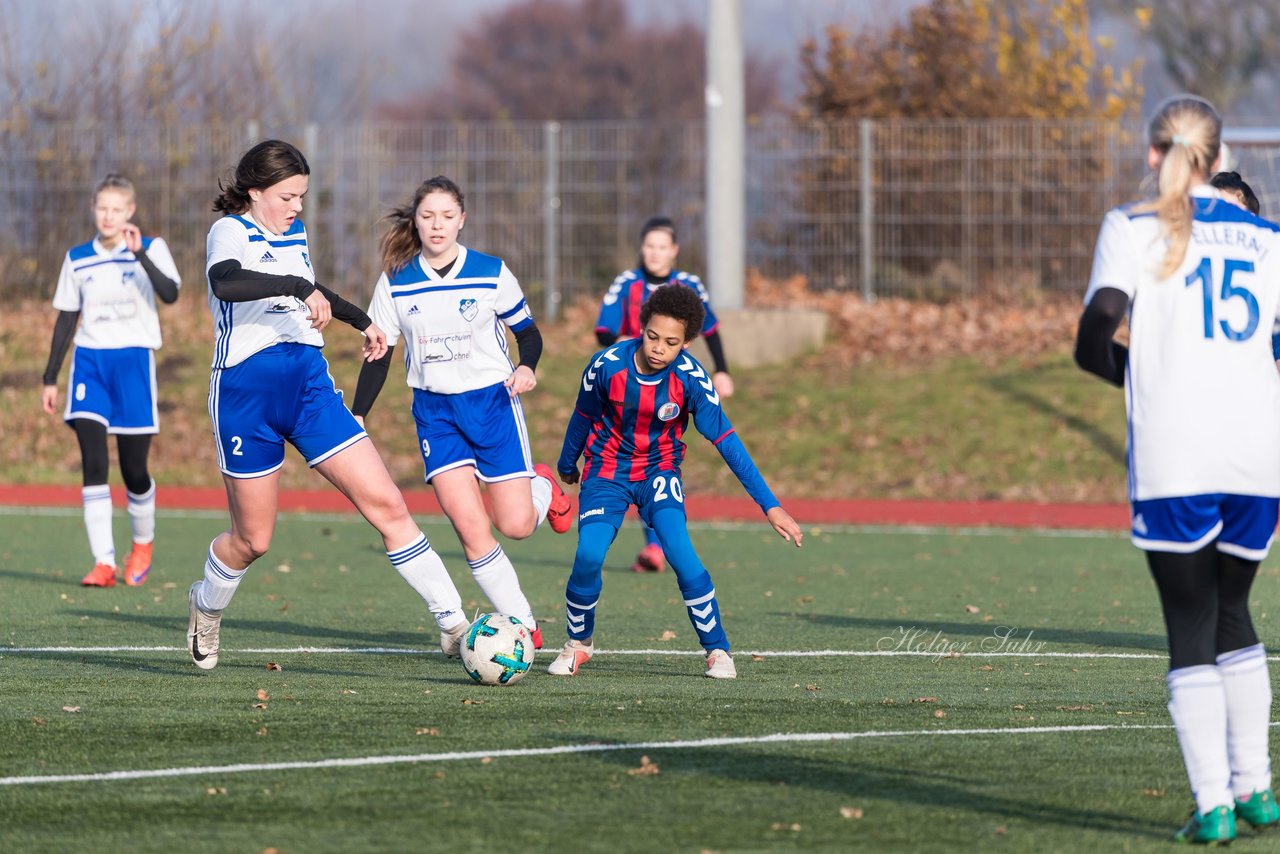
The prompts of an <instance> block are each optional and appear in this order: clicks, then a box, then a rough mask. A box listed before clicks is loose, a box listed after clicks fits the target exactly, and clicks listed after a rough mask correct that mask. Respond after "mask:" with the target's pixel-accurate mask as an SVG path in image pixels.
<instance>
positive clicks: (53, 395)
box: [40, 385, 58, 415]
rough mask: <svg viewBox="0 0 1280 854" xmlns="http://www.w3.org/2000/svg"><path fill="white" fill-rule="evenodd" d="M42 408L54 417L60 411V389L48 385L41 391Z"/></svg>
mask: <svg viewBox="0 0 1280 854" xmlns="http://www.w3.org/2000/svg"><path fill="white" fill-rule="evenodd" d="M40 408H41V409H43V410H44V411H45V412H47V413H49V414H50V415H53V414H54V413H56V412H57V411H58V387H57V386H56V385H47V386H44V387H43V388H41V389H40Z"/></svg>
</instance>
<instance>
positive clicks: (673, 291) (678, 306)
mask: <svg viewBox="0 0 1280 854" xmlns="http://www.w3.org/2000/svg"><path fill="white" fill-rule="evenodd" d="M655 314H658V315H661V316H663V317H672V318H675V319H676V320H679V321H680V322H681V323H683V324H684V341H685V343H686V344H688V343H689V342H690V341H692V340H693V339H694V338H697V337H698V334H699V333H700V332H702V322H703V320H705V319H706V316H707V311H706V309H705V308H703V307H702V297H700V296H698V293H697V292H696V291H695V290H694V289H693V288H686V287H685V286H684V285H663V286H662V287H660V288H658V289H657V290H656V291H654V292H653V293H652V294H651V295H650V296H649V298H648V299H647V300H645V302H644V305H642V306H640V325H641V326H648V325H649V318H651V317H653V316H654V315H655Z"/></svg>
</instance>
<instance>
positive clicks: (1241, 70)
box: [1094, 0, 1280, 110]
mask: <svg viewBox="0 0 1280 854" xmlns="http://www.w3.org/2000/svg"><path fill="white" fill-rule="evenodd" d="M1094 2H1096V3H1097V4H1098V6H1099V7H1100V8H1101V9H1103V10H1105V11H1106V12H1107V13H1109V14H1112V15H1114V16H1116V17H1117V18H1119V19H1120V20H1123V21H1125V22H1128V23H1130V24H1131V25H1133V26H1135V27H1136V28H1137V29H1138V31H1139V32H1141V33H1143V34H1144V36H1145V37H1146V38H1147V39H1148V40H1149V41H1150V42H1151V44H1152V45H1153V46H1154V47H1155V48H1156V49H1157V50H1158V51H1159V53H1160V67H1161V68H1162V69H1163V70H1164V72H1165V74H1166V75H1167V76H1168V77H1169V80H1170V82H1172V83H1173V85H1174V86H1175V87H1176V88H1178V89H1180V90H1182V91H1184V92H1194V93H1196V94H1197V95H1201V96H1203V97H1205V98H1208V99H1209V100H1210V101H1212V102H1213V103H1214V105H1215V106H1217V107H1218V109H1220V110H1225V109H1228V108H1230V107H1231V106H1233V105H1235V104H1237V103H1239V102H1240V101H1241V100H1243V99H1244V98H1246V97H1248V95H1249V94H1250V92H1251V91H1252V89H1253V87H1254V84H1255V83H1256V82H1257V80H1258V78H1259V77H1262V76H1264V75H1266V74H1267V73H1270V72H1274V71H1276V70H1277V69H1280V3H1278V2H1276V0H1160V2H1158V3H1155V2H1152V3H1143V4H1140V5H1137V6H1136V7H1135V5H1134V3H1133V2H1131V0H1130V2H1126V0H1094Z"/></svg>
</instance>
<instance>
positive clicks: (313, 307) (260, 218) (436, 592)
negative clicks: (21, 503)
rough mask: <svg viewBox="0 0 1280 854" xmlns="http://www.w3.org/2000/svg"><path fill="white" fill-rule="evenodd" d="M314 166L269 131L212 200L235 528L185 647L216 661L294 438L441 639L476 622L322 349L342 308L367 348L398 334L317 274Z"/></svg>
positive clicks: (225, 459) (219, 383)
mask: <svg viewBox="0 0 1280 854" xmlns="http://www.w3.org/2000/svg"><path fill="white" fill-rule="evenodd" d="M310 174H311V168H310V166H308V164H307V161H306V158H304V157H303V156H302V152H300V151H298V149H296V148H294V147H293V146H292V145H290V144H289V143H287V142H281V141H279V140H267V141H265V142H261V143H259V144H257V145H255V146H254V147H253V148H251V149H249V151H248V152H246V153H245V154H244V156H243V157H242V158H241V159H240V163H239V165H237V166H236V169H235V172H234V174H233V176H232V178H231V179H230V181H229V182H227V184H226V185H225V186H224V185H223V184H222V183H221V182H220V183H219V188H220V190H221V193H220V194H219V196H218V197H217V198H216V199H215V200H214V203H213V209H214V210H215V211H219V212H221V213H223V214H225V216H223V217H222V218H221V219H219V220H218V221H217V222H215V223H214V224H213V227H212V228H210V229H209V241H208V255H207V267H206V270H207V273H208V278H209V308H210V310H211V311H212V312H213V318H214V356H213V371H212V374H211V376H210V378H209V417H210V419H212V421H213V433H214V441H215V443H216V444H217V449H218V465H219V467H220V468H221V469H222V480H223V483H224V484H225V485H226V489H227V510H228V512H229V513H230V515H231V529H230V530H228V531H224V532H223V533H221V534H219V535H218V536H217V537H215V538H214V540H213V542H212V543H211V544H210V545H209V555H208V559H207V560H206V562H205V567H204V578H203V580H201V581H197V582H196V583H195V584H193V585H191V590H190V593H189V599H190V622H189V624H188V627H187V648H188V651H189V652H190V654H191V658H192V660H193V661H195V663H196V666H198V667H200V668H202V669H205V670H209V669H212V668H213V667H214V666H216V665H217V663H218V651H219V634H220V626H221V621H222V613H223V610H224V609H225V608H226V607H227V605H229V604H230V603H231V598H232V597H233V596H234V595H235V592H236V588H237V587H238V586H239V584H240V582H241V580H243V578H244V574H245V571H246V570H247V569H248V568H249V565H250V564H251V563H253V562H254V561H255V560H257V559H258V558H260V557H262V555H264V554H266V552H267V548H268V547H269V546H270V545H271V535H272V533H273V532H274V531H275V523H276V508H277V498H278V495H279V490H280V467H281V466H282V465H283V464H284V443H285V442H286V441H288V442H289V443H290V444H291V445H293V446H294V447H295V448H297V449H298V451H299V453H301V454H302V456H303V458H304V459H306V461H307V464H308V465H310V466H311V467H312V468H314V469H315V470H316V471H317V472H319V473H320V474H321V475H323V476H324V478H325V479H326V480H328V481H329V482H330V483H332V484H333V485H334V486H336V487H337V488H338V490H339V491H340V492H342V494H343V495H345V496H347V498H348V499H350V501H351V503H352V504H354V505H355V507H356V509H357V510H359V511H360V513H361V515H363V516H364V518H365V519H367V520H368V521H369V523H370V524H371V525H373V527H374V528H376V529H377V530H378V533H379V534H381V535H382V541H383V545H384V546H385V548H386V550H387V558H388V559H389V560H390V561H391V565H392V566H393V567H395V569H396V570H397V571H398V572H399V573H400V576H401V577H402V578H404V580H405V581H406V582H408V584H409V586H411V587H412V588H413V589H414V590H415V591H416V592H417V593H418V595H420V596H421V597H422V598H423V599H424V600H425V601H426V603H427V606H428V607H429V608H430V610H431V613H432V614H433V615H434V617H435V619H436V624H437V626H439V628H440V630H441V648H442V649H446V651H447V640H446V638H447V637H448V636H449V632H451V631H454V630H455V629H456V627H457V626H458V625H466V617H465V616H464V615H463V613H462V600H461V598H460V597H459V595H458V591H457V588H455V587H454V586H453V581H452V579H450V577H449V573H448V571H446V570H445V567H444V563H443V562H441V560H440V557H439V556H438V555H437V554H436V553H435V551H434V550H432V548H431V545H430V543H428V542H427V538H426V536H425V535H424V534H423V533H422V531H421V530H420V529H419V528H418V525H417V523H415V522H414V521H413V518H412V517H411V516H410V515H409V510H408V508H407V507H406V506H405V503H404V496H402V495H401V494H400V490H399V489H397V488H396V485H395V483H394V482H393V481H392V480H391V476H390V475H389V474H387V469H386V467H385V466H384V465H383V463H382V458H381V457H379V456H378V452H377V449H375V448H374V446H373V443H372V442H371V441H367V438H368V437H367V436H366V435H365V432H364V430H363V428H361V426H360V425H359V424H358V423H356V419H355V418H354V416H352V414H351V412H350V411H348V409H347V407H346V406H345V405H343V402H342V393H341V392H340V391H338V390H337V389H336V388H335V387H334V384H333V378H332V377H331V376H330V375H329V365H328V363H327V362H326V361H325V358H324V356H323V355H322V354H321V352H320V348H321V347H323V346H324V338H323V337H321V334H320V333H321V330H323V329H324V328H325V326H327V325H328V323H329V321H330V320H331V319H333V318H337V319H338V320H341V321H343V322H344V323H348V324H350V325H351V326H353V327H355V328H356V329H357V330H359V331H360V332H361V333H363V335H364V357H365V358H366V359H376V358H378V357H380V356H382V355H383V353H385V352H386V349H387V337H386V334H385V333H383V331H382V330H381V329H379V328H378V327H377V325H375V324H373V323H372V322H371V321H370V320H369V317H368V315H366V314H365V313H364V312H363V311H361V310H360V309H359V308H357V307H356V306H354V305H352V304H351V303H349V302H347V301H346V300H344V299H342V298H341V297H339V296H338V295H337V294H335V293H334V292H333V291H331V290H329V289H328V288H326V287H324V286H323V285H320V284H317V283H316V280H315V273H314V271H313V270H312V268H311V252H310V248H309V244H308V239H307V230H306V228H305V227H304V226H303V224H302V220H301V219H299V218H298V214H299V213H301V211H302V200H303V198H304V197H305V196H306V194H307V187H308V180H309V179H308V175H310Z"/></svg>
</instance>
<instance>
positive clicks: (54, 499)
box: [0, 485, 1129, 531]
mask: <svg viewBox="0 0 1280 854" xmlns="http://www.w3.org/2000/svg"><path fill="white" fill-rule="evenodd" d="M112 496H113V498H114V500H115V503H116V506H118V507H123V506H124V500H125V499H124V490H123V489H121V488H120V487H116V488H114V489H113V490H112ZM404 497H405V501H406V502H408V504H409V510H410V511H411V512H413V513H417V514H428V515H439V514H440V505H439V503H438V502H437V501H436V499H435V494H434V493H432V492H430V491H425V492H406V493H405V495H404ZM156 500H157V503H158V504H159V506H160V507H161V508H180V509H184V510H222V509H225V508H226V506H227V505H226V495H225V493H224V492H223V491H222V490H221V489H216V488H195V487H182V486H169V487H166V486H161V487H158V488H157V496H156ZM80 503H81V499H80V488H79V487H78V486H4V485H0V504H3V505H10V506H19V507H22V506H28V507H78V506H80ZM782 504H783V506H784V507H786V508H787V511H788V512H789V513H791V515H793V516H795V517H796V519H797V520H798V521H799V522H800V523H801V524H803V525H810V526H811V525H831V524H841V525H928V526H932V527H955V528H978V527H997V528H1070V529H1098V530H1115V531H1125V530H1128V528H1129V508H1128V506H1127V505H1124V504H1032V503H1023V502H1008V501H915V500H890V501H871V500H865V499H836V498H789V499H785V500H783V502H782ZM280 509H281V510H291V511H303V512H305V511H311V512H315V513H344V512H346V513H354V512H355V509H354V508H353V507H352V506H351V504H350V503H348V501H347V499H346V498H344V497H343V496H342V494H341V493H339V492H338V491H337V490H333V489H330V490H322V491H285V492H281V493H280ZM685 509H686V511H687V512H688V514H689V518H690V519H694V520H698V521H718V522H737V521H742V522H760V521H763V516H762V515H761V513H760V509H759V508H758V507H757V506H756V504H755V502H754V501H752V500H751V499H750V498H747V497H746V496H733V497H716V496H704V495H691V496H689V501H688V504H687V505H686V508H685Z"/></svg>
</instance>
